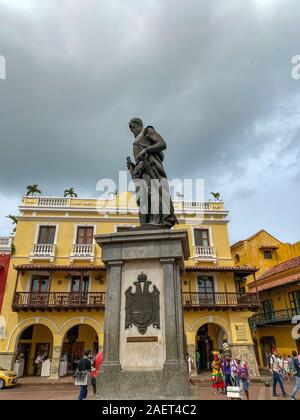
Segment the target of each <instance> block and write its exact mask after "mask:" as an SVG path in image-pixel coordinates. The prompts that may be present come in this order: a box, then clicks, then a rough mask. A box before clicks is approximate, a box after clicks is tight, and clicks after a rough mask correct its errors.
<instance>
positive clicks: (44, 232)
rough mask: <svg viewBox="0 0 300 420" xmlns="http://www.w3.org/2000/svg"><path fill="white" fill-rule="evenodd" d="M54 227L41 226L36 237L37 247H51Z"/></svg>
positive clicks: (53, 238)
mask: <svg viewBox="0 0 300 420" xmlns="http://www.w3.org/2000/svg"><path fill="white" fill-rule="evenodd" d="M55 232H56V227H55V226H41V227H40V231H39V236H38V244H39V245H53V244H54V240H55Z"/></svg>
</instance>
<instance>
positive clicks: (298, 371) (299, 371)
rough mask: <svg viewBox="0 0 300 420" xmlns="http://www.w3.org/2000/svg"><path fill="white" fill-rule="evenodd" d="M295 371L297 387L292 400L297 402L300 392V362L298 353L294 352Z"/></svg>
mask: <svg viewBox="0 0 300 420" xmlns="http://www.w3.org/2000/svg"><path fill="white" fill-rule="evenodd" d="M293 357H294V359H293V371H294V373H295V377H296V386H295V388H294V390H293V392H292V396H291V400H296V395H297V393H298V392H299V391H300V362H299V357H298V354H297V352H296V351H293Z"/></svg>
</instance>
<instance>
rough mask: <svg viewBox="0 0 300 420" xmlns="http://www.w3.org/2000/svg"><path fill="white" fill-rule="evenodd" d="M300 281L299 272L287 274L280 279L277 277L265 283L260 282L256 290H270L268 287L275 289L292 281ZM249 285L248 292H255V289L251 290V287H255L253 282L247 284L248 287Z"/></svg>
mask: <svg viewBox="0 0 300 420" xmlns="http://www.w3.org/2000/svg"><path fill="white" fill-rule="evenodd" d="M297 282H299V283H300V274H294V275H291V276H287V277H284V278H282V279H277V280H274V281H271V282H268V283H265V284H262V285H261V286H258V287H257V289H258V292H263V291H266V290H270V289H275V288H278V287H282V286H285V285H287V284H292V283H297ZM250 287H251V290H250V293H256V289H254V290H253V287H255V285H254V283H251V284H249V288H250Z"/></svg>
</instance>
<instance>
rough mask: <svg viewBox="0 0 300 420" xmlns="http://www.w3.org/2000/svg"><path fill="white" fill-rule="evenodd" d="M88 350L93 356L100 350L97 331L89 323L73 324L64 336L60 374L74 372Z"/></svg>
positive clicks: (64, 374)
mask: <svg viewBox="0 0 300 420" xmlns="http://www.w3.org/2000/svg"><path fill="white" fill-rule="evenodd" d="M88 350H89V351H90V355H91V358H93V357H94V356H96V354H97V353H98V351H99V350H100V349H99V336H98V333H97V331H96V330H95V329H94V328H93V327H92V326H90V325H88V324H79V325H74V326H72V327H71V328H70V329H69V330H68V331H67V332H66V334H65V335H64V338H63V344H62V355H61V356H62V357H61V360H62V361H61V364H60V376H66V375H71V374H73V372H74V371H75V370H76V368H77V364H78V361H79V360H80V359H81V358H82V356H83V353H84V352H85V351H88Z"/></svg>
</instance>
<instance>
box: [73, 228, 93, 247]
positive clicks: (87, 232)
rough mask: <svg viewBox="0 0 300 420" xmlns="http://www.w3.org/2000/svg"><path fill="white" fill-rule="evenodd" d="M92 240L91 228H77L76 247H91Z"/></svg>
mask: <svg viewBox="0 0 300 420" xmlns="http://www.w3.org/2000/svg"><path fill="white" fill-rule="evenodd" d="M93 239H94V228H93V227H79V228H78V230H77V239H76V244H77V245H91V244H92V243H93Z"/></svg>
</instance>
